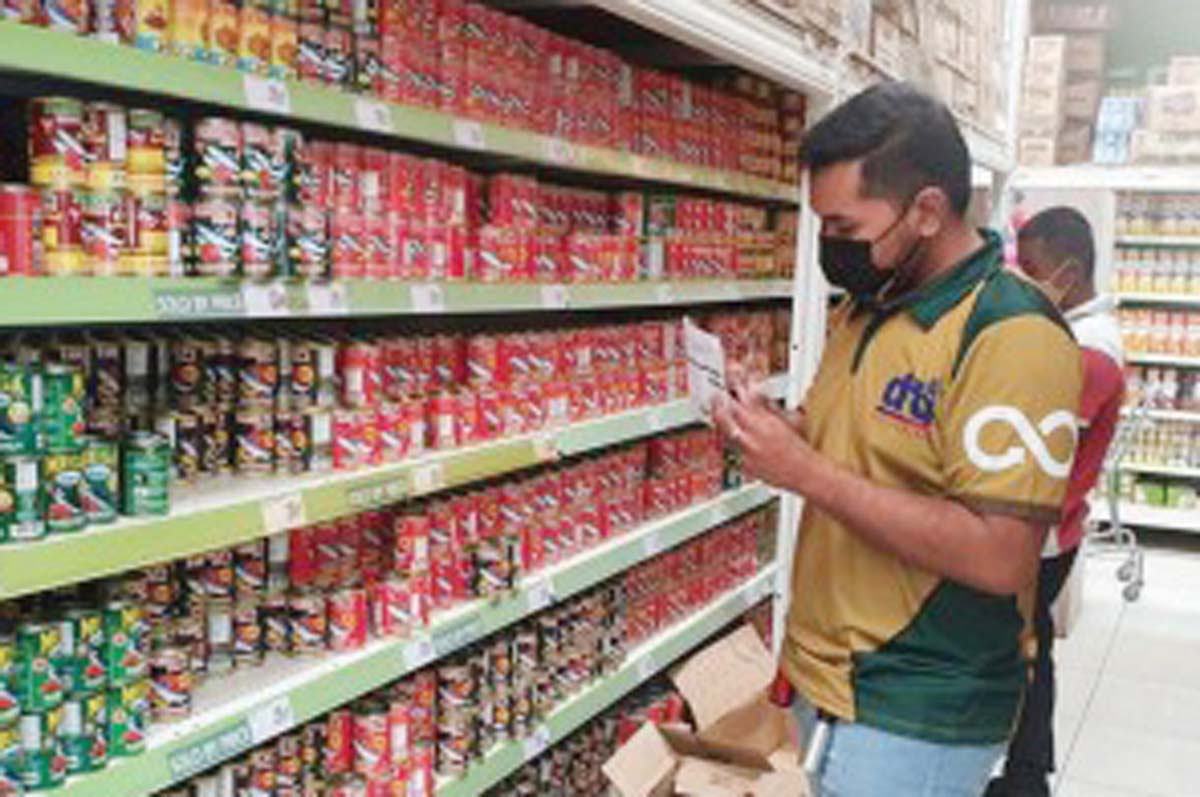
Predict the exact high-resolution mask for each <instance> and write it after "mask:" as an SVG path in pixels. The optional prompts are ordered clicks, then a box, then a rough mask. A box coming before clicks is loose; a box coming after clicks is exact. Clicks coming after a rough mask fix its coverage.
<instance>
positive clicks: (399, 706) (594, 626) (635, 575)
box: [160, 513, 768, 797]
mask: <svg viewBox="0 0 1200 797" xmlns="http://www.w3.org/2000/svg"><path fill="white" fill-rule="evenodd" d="M767 525H768V515H767V514H766V513H755V514H750V515H747V516H745V517H743V518H740V519H738V520H735V521H733V522H731V523H729V524H727V525H725V526H723V527H720V528H717V529H715V530H713V531H710V532H708V533H707V534H705V535H703V536H701V537H699V538H697V539H695V540H693V541H691V542H689V543H685V544H684V545H683V546H681V547H679V548H676V549H674V550H672V551H668V552H666V553H664V554H662V555H660V556H658V557H655V558H653V559H651V560H649V561H647V562H645V563H643V564H641V565H639V566H637V567H635V568H634V569H633V570H630V571H629V572H627V573H626V574H624V575H623V576H620V577H617V578H615V579H614V580H612V581H609V582H606V583H605V584H603V585H601V586H599V587H596V588H594V589H592V590H590V591H588V592H586V593H583V594H582V595H580V596H577V597H573V598H570V599H569V600H568V601H567V602H565V603H564V604H563V605H561V606H557V607H555V608H552V609H549V610H547V611H545V612H542V613H540V614H538V615H536V616H534V617H532V618H530V619H528V620H525V621H523V622H520V623H518V624H517V625H515V626H512V627H510V628H508V629H505V630H504V631H501V632H499V633H497V634H495V635H493V636H491V637H489V638H486V639H484V640H481V641H479V642H477V643H475V644H474V645H473V646H471V647H470V648H468V649H466V650H463V651H460V652H457V653H453V654H451V655H450V656H449V657H448V658H446V659H443V660H442V661H440V662H438V663H437V664H435V665H432V666H430V667H428V668H426V669H423V670H420V671H418V672H416V673H413V674H411V675H409V676H406V677H404V678H402V679H400V680H399V681H397V682H395V683H392V684H390V685H388V686H385V687H383V688H380V689H378V690H376V691H375V692H373V693H371V694H369V695H367V696H366V697H363V698H361V699H359V700H357V701H355V702H354V703H352V704H350V705H349V706H346V707H344V708H339V709H337V710H335V711H333V712H331V713H329V714H328V715H327V716H325V717H322V718H319V719H317V720H315V721H313V722H309V723H307V724H305V725H304V726H302V727H301V728H299V729H297V730H295V731H294V732H290V733H286V734H284V735H282V736H280V737H279V738H278V739H275V740H272V741H270V742H268V743H266V744H265V745H263V746H261V747H259V748H258V749H256V750H253V751H251V752H250V753H249V754H248V755H247V756H245V757H244V758H243V759H241V760H240V761H235V762H231V763H229V764H226V765H224V766H221V767H219V768H217V769H215V770H214V771H212V772H210V773H205V774H201V775H199V776H198V777H197V778H195V779H194V780H193V781H191V782H190V783H187V784H184V785H183V786H181V787H179V788H176V789H172V790H169V791H167V792H163V793H161V795H160V797H168V795H169V797H184V796H185V795H186V796H187V797H209V795H218V796H219V797H224V795H226V794H234V795H236V794H239V793H241V791H240V790H243V789H244V790H248V791H249V792H250V793H256V794H257V793H263V794H269V795H276V797H278V795H305V796H306V797H307V796H309V795H311V796H312V797H343V795H381V796H382V795H388V796H389V797H390V796H391V795H396V794H401V795H408V794H411V795H418V794H419V795H431V796H432V795H433V794H434V784H435V778H446V777H455V776H460V775H462V774H464V773H465V772H467V770H468V768H469V767H471V766H472V765H473V764H475V763H477V762H478V761H479V760H480V759H481V758H482V757H483V756H484V755H486V754H487V753H488V752H489V751H490V750H491V749H492V748H493V747H494V745H496V744H498V743H501V742H505V741H508V740H510V739H522V738H525V737H528V736H529V735H530V734H531V733H532V732H533V730H534V729H535V727H536V726H537V725H538V724H539V723H541V722H542V721H544V720H545V719H546V718H547V717H549V716H550V715H551V714H552V713H553V712H554V710H555V709H556V708H557V707H558V706H560V705H561V704H562V703H563V702H564V701H565V700H567V699H569V698H570V697H572V696H573V695H576V694H578V693H579V692H580V691H581V690H583V689H585V688H586V687H587V686H588V685H589V684H590V683H593V682H594V681H595V680H596V679H600V678H603V677H605V676H608V675H611V674H612V673H614V672H615V671H616V670H617V669H618V668H619V667H620V666H621V665H622V663H623V662H624V659H625V657H626V653H627V652H628V651H629V650H630V649H632V648H634V647H636V646H637V645H638V644H639V643H641V642H642V641H644V640H646V639H647V638H649V637H651V636H653V635H654V634H656V633H658V632H659V631H661V630H665V629H668V628H670V627H671V626H673V625H675V624H676V623H678V622H680V621H681V620H683V619H684V618H686V617H687V616H688V615H689V614H691V613H692V612H694V611H696V610H698V609H700V608H701V607H703V606H704V605H705V604H706V603H708V602H710V601H711V600H712V599H714V598H715V597H717V596H719V595H720V594H722V593H724V592H727V591H728V590H730V589H732V588H733V587H735V586H737V585H738V584H740V583H743V582H744V581H746V580H748V579H750V578H751V577H753V576H754V574H755V572H756V571H757V568H758V560H757V548H758V545H759V536H760V534H761V533H762V532H763V530H764V529H765V528H766V527H767ZM653 694H655V695H656V697H655V698H654V700H653V702H652V703H651V704H650V706H649V708H650V709H651V710H652V711H653V712H654V715H655V716H657V715H658V712H664V714H663V716H664V719H665V718H669V717H679V716H680V712H681V710H682V703H681V702H680V701H678V700H671V699H669V698H667V697H665V696H663V695H662V692H661V690H658V689H655V690H653ZM602 721H603V720H602ZM630 721H631V722H632V721H634V716H631V717H630ZM632 727H633V728H636V727H637V725H636V724H634V725H632ZM629 729H630V728H629V726H627V727H626V730H627V731H628V730H629ZM576 738H578V737H576ZM568 744H571V742H568ZM601 760H602V759H601ZM581 774H582V773H581ZM529 778H530V773H529V772H528V771H525V772H521V773H518V774H517V775H516V778H515V782H520V781H521V780H528V779H529ZM597 782H598V781H597ZM230 789H232V791H230ZM501 793H504V792H503V791H499V792H497V794H501ZM536 793H537V794H541V793H542V792H536ZM571 794H575V792H571Z"/></svg>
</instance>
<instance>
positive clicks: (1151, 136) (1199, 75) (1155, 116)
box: [1129, 56, 1200, 165]
mask: <svg viewBox="0 0 1200 797" xmlns="http://www.w3.org/2000/svg"><path fill="white" fill-rule="evenodd" d="M1129 149H1130V152H1129V155H1130V160H1131V161H1133V162H1134V163H1141V164H1164V165H1170V164H1185V163H1186V164H1194V163H1196V162H1197V161H1200V57H1197V56H1179V57H1176V58H1172V59H1171V62H1170V64H1169V66H1168V68H1167V84H1166V85H1165V86H1151V87H1150V89H1149V90H1148V91H1147V94H1146V113H1145V119H1144V126H1143V128H1142V129H1140V130H1136V131H1135V132H1134V133H1133V136H1132V140H1131V143H1130V148H1129Z"/></svg>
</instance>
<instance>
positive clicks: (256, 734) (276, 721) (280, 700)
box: [246, 695, 296, 744]
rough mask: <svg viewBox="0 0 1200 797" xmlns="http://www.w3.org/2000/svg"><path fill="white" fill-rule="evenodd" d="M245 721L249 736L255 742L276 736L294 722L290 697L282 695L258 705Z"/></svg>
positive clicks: (294, 716)
mask: <svg viewBox="0 0 1200 797" xmlns="http://www.w3.org/2000/svg"><path fill="white" fill-rule="evenodd" d="M246 722H247V723H248V724H249V725H250V738H251V739H253V740H254V743H255V744H258V743H260V742H264V741H266V740H267V739H271V738H273V737H275V736H278V735H279V734H281V733H283V732H284V731H286V730H288V729H289V728H291V727H292V726H294V725H295V724H296V715H295V714H293V713H292V701H291V698H289V697H288V696H287V695H282V696H280V697H277V698H275V699H274V700H272V701H270V702H269V703H265V704H263V705H261V706H259V707H258V708H256V709H254V710H253V711H251V712H250V714H249V716H247V717H246Z"/></svg>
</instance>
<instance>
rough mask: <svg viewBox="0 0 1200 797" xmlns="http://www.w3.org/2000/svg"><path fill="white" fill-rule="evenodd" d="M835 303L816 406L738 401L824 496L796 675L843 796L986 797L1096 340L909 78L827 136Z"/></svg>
mask: <svg viewBox="0 0 1200 797" xmlns="http://www.w3.org/2000/svg"><path fill="white" fill-rule="evenodd" d="M802 154H803V157H804V160H805V163H806V165H807V167H808V169H809V172H810V177H811V202H812V207H813V209H814V211H815V212H816V213H817V214H818V215H819V216H820V217H821V233H822V236H821V254H820V260H821V267H822V269H823V270H824V272H825V274H826V276H827V277H828V278H829V280H830V281H831V282H832V283H834V284H835V285H839V286H841V287H843V288H845V289H846V291H847V292H848V293H849V294H850V298H849V300H848V301H846V302H844V303H843V306H842V307H841V308H839V309H838V310H837V311H835V312H834V314H833V318H832V324H831V331H830V335H829V339H828V341H827V343H826V347H825V352H824V356H823V359H822V363H821V367H820V370H819V372H818V374H817V377H816V380H815V382H814V384H813V385H812V387H811V389H810V391H809V394H808V397H807V400H806V403H805V412H804V414H803V415H802V417H801V419H800V420H799V421H797V422H789V421H788V420H787V419H785V418H784V417H783V416H781V415H779V414H777V413H776V412H775V411H773V410H772V409H771V407H770V406H769V405H768V403H767V402H766V401H765V400H764V399H762V398H761V397H760V396H758V395H757V394H755V393H754V392H753V391H752V390H751V389H749V388H748V387H747V386H745V385H740V386H735V389H734V391H733V395H732V396H731V397H730V398H729V399H728V400H726V401H723V402H721V403H720V406H719V407H718V408H717V412H716V418H717V423H718V425H719V426H720V428H721V429H722V431H723V432H724V433H725V434H726V436H727V437H728V438H729V439H730V440H731V441H732V442H733V444H734V445H736V446H737V447H738V448H740V449H741V451H742V454H743V458H744V462H745V468H746V470H747V471H748V472H749V473H750V474H751V475H754V476H757V477H759V478H762V479H763V480H765V481H767V482H769V483H771V484H774V485H776V486H779V487H781V488H784V489H787V490H789V491H792V492H795V493H797V494H799V495H801V496H803V497H804V498H805V499H806V501H805V510H804V517H803V520H802V522H801V527H800V531H799V539H798V543H797V550H796V557H795V562H794V571H793V586H792V605H791V611H790V615H789V618H788V623H787V634H786V638H785V639H784V642H783V651H782V661H781V663H780V666H781V669H782V671H783V673H784V675H786V677H787V679H788V681H790V683H791V684H792V685H793V686H794V687H795V688H796V689H797V690H798V691H799V692H801V693H802V694H803V696H804V697H805V698H806V699H807V701H808V702H809V703H811V704H812V705H813V706H815V708H816V709H817V710H818V711H819V712H820V713H821V714H822V716H824V717H826V718H827V719H829V720H832V721H833V725H832V733H831V735H830V737H829V743H828V747H827V750H826V752H825V755H824V760H823V763H822V764H821V769H820V772H819V778H818V779H819V781H820V785H821V789H822V795H823V797H923V796H924V795H930V796H932V795H938V797H960V796H961V797H978V795H980V794H982V793H983V790H984V788H985V785H986V782H987V777H988V775H989V773H990V771H991V769H992V767H993V766H994V764H995V763H996V761H997V760H998V759H999V757H1000V755H1001V753H1002V751H1003V748H1004V743H1005V742H1006V740H1007V739H1008V737H1009V735H1010V733H1011V731H1012V728H1013V725H1014V721H1015V718H1016V715H1017V709H1018V706H1019V704H1020V701H1021V696H1022V691H1023V689H1024V685H1025V683H1026V678H1027V667H1026V663H1025V661H1024V658H1023V656H1022V652H1021V646H1020V637H1021V635H1022V632H1023V629H1024V626H1025V618H1026V616H1027V612H1026V609H1027V608H1028V600H1027V599H1029V598H1031V597H1032V594H1033V589H1034V587H1035V581H1036V576H1037V571H1038V561H1039V555H1040V553H1041V550H1042V544H1043V541H1044V537H1045V534H1046V530H1047V528H1048V526H1049V525H1050V524H1052V523H1053V522H1054V521H1055V520H1056V518H1057V517H1058V512H1059V509H1060V506H1061V504H1062V502H1063V498H1064V493H1065V489H1066V484H1067V481H1066V479H1067V476H1068V474H1069V472H1070V469H1071V464H1072V458H1073V455H1074V451H1075V443H1076V411H1077V409H1078V406H1079V399H1080V389H1081V360H1080V353H1079V350H1078V347H1077V346H1076V345H1075V343H1074V341H1073V339H1072V337H1071V334H1070V332H1069V331H1068V329H1067V327H1066V325H1065V324H1064V322H1063V320H1062V318H1061V317H1060V316H1059V315H1058V313H1057V311H1056V310H1055V309H1054V306H1053V305H1052V304H1051V302H1049V301H1048V300H1047V299H1046V298H1045V297H1044V296H1043V295H1042V294H1041V292H1040V291H1039V290H1038V289H1037V288H1036V287H1035V286H1034V285H1032V284H1031V283H1029V282H1026V281H1024V280H1023V279H1021V278H1020V277H1018V276H1016V275H1014V274H1012V273H1011V272H1009V271H1006V270H1005V269H1003V268H1002V265H1001V259H1002V257H1001V243H1000V240H999V238H998V236H996V235H995V234H994V233H991V232H987V231H982V232H981V231H977V230H975V229H973V228H972V227H971V226H970V225H969V224H968V223H967V222H966V221H965V219H964V214H965V212H966V209H967V205H968V203H969V199H970V190H971V187H970V159H969V156H968V153H967V148H966V145H965V143H964V141H963V138H962V135H961V133H960V132H959V130H958V128H957V126H956V124H955V122H954V119H953V117H952V116H951V114H950V113H949V111H948V110H947V109H946V108H945V107H944V106H943V105H942V104H941V103H939V102H937V101H935V100H933V99H931V98H929V97H927V96H925V95H924V94H922V93H920V92H919V91H917V90H916V89H914V88H912V87H911V86H908V85H905V84H900V83H889V84H883V85H880V86H876V87H874V88H872V89H869V90H867V91H865V92H863V93H862V94H859V95H858V96H856V97H854V98H852V99H851V100H849V101H848V102H847V103H845V104H844V105H842V106H841V107H839V108H837V109H836V110H834V111H833V112H832V113H831V114H830V115H829V116H827V117H826V118H824V119H823V120H822V121H820V122H819V123H818V124H817V125H816V126H815V127H814V128H813V129H812V130H811V131H810V133H809V134H808V136H807V138H806V140H805V143H804V148H803V152H802Z"/></svg>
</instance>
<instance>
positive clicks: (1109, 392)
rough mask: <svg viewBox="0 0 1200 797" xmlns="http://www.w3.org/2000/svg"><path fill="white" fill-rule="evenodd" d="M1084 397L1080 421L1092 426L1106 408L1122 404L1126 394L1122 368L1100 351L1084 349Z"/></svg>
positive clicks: (1081, 402)
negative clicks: (1114, 404)
mask: <svg viewBox="0 0 1200 797" xmlns="http://www.w3.org/2000/svg"><path fill="white" fill-rule="evenodd" d="M1082 357H1083V396H1082V398H1081V399H1080V402H1079V421H1080V423H1081V424H1083V425H1084V426H1091V425H1092V423H1093V422H1094V421H1095V420H1096V416H1097V415H1099V414H1100V413H1101V412H1102V411H1103V410H1104V408H1105V407H1108V406H1110V405H1112V404H1113V403H1114V402H1116V403H1120V401H1121V397H1122V396H1123V395H1124V393H1125V374H1124V373H1123V372H1122V371H1121V366H1119V365H1117V363H1116V361H1114V360H1113V358H1112V357H1109V356H1108V355H1107V354H1105V353H1104V352H1102V351H1099V350H1098V349H1090V348H1087V347H1084V348H1083V349H1082Z"/></svg>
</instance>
